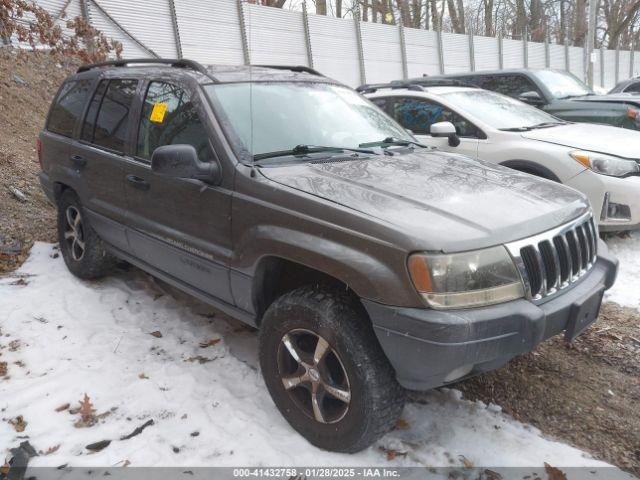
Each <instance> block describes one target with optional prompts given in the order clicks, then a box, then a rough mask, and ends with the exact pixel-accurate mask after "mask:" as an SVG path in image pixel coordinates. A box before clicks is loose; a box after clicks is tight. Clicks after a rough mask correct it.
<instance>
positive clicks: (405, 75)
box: [398, 17, 409, 80]
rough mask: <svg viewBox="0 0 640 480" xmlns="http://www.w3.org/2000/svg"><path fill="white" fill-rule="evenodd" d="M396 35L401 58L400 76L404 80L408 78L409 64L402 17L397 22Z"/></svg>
mask: <svg viewBox="0 0 640 480" xmlns="http://www.w3.org/2000/svg"><path fill="white" fill-rule="evenodd" d="M398 35H399V37H400V57H401V59H402V78H403V79H404V80H406V79H407V78H409V65H408V64H407V44H406V42H405V38H404V25H403V24H402V17H400V21H399V22H398Z"/></svg>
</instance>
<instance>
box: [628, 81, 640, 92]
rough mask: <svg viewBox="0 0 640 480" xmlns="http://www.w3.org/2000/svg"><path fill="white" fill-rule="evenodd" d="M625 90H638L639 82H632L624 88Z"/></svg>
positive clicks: (639, 90)
mask: <svg viewBox="0 0 640 480" xmlns="http://www.w3.org/2000/svg"><path fill="white" fill-rule="evenodd" d="M624 91H625V92H640V82H634V83H632V84H631V85H629V86H628V87H627V88H625V89H624Z"/></svg>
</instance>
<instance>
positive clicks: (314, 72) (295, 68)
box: [251, 65, 324, 77]
mask: <svg viewBox="0 0 640 480" xmlns="http://www.w3.org/2000/svg"><path fill="white" fill-rule="evenodd" d="M251 66H252V67H262V68H275V69H276V70H290V71H292V72H297V73H309V74H311V75H317V76H318V77H324V75H323V74H321V73H320V72H319V71H317V70H315V69H313V68H311V67H306V66H304V65H251Z"/></svg>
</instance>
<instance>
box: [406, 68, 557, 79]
mask: <svg viewBox="0 0 640 480" xmlns="http://www.w3.org/2000/svg"><path fill="white" fill-rule="evenodd" d="M544 70H548V71H554V70H557V69H555V68H505V69H503V70H479V71H475V72H463V73H445V74H442V75H433V76H426V77H416V78H410V79H409V80H408V81H410V82H415V83H420V82H421V81H423V82H424V81H428V80H429V79H431V80H437V79H440V78H457V77H469V76H475V75H498V74H502V75H504V74H509V73H524V74H527V73H531V72H540V71H544ZM557 71H562V70H557Z"/></svg>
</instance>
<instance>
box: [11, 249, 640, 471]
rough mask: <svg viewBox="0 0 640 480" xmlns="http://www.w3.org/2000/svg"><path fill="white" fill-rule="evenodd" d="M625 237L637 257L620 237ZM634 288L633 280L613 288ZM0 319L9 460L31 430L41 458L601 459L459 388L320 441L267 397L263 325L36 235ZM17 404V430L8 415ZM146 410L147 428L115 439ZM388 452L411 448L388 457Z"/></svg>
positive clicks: (564, 462) (184, 462)
mask: <svg viewBox="0 0 640 480" xmlns="http://www.w3.org/2000/svg"><path fill="white" fill-rule="evenodd" d="M634 242H640V240H638V239H634ZM614 243H615V242H614ZM632 245H633V246H634V247H636V246H638V245H640V244H638V243H633V244H632ZM616 249H617V250H618V251H617V252H616V253H618V254H619V255H620V256H621V257H622V256H623V254H624V255H627V256H628V257H629V258H630V259H631V260H633V261H635V262H639V261H640V260H638V259H634V258H633V253H631V252H627V251H626V250H625V249H623V247H622V242H619V245H618V243H616ZM627 261H628V260H627V259H626V258H625V263H626V262H627ZM636 265H637V263H636ZM636 272H637V270H636V271H635V272H634V268H633V267H631V268H629V269H627V268H626V265H625V268H624V269H623V271H622V273H623V277H624V276H625V275H626V276H629V277H633V276H634V275H637V273H636ZM620 280H622V281H623V278H621V279H620ZM634 281H635V282H636V285H637V284H638V282H637V279H635V278H634ZM619 283H623V282H619ZM624 283H626V282H624ZM633 295H634V294H633V293H632V292H630V289H627V288H626V287H625V286H623V287H622V288H620V289H618V290H616V291H615V292H614V293H613V294H612V295H611V296H610V298H611V299H619V298H622V299H626V300H628V298H630V297H633ZM635 299H636V301H637V295H636V296H635ZM629 301H631V300H629ZM0 330H1V336H0V362H7V364H8V372H7V377H5V378H1V377H0V417H1V418H2V421H0V466H1V465H2V460H3V457H4V455H6V454H8V449H9V448H11V447H16V446H17V445H18V444H19V443H20V442H21V441H23V440H24V438H28V440H29V442H30V443H31V445H33V446H34V447H35V448H36V450H40V451H42V452H46V451H47V450H55V451H53V452H52V453H50V454H48V455H41V456H39V457H36V458H34V459H33V460H32V461H31V463H30V465H33V466H58V465H62V464H68V465H70V466H104V467H109V466H118V465H124V464H127V465H128V464H130V465H132V466H158V465H166V466H191V467H196V466H238V465H254V466H255V465H279V466H283V465H305V466H308V465H323V466H329V465H343V466H345V465H353V466H363V465H382V466H402V465H405V466H408V465H423V466H433V467H438V466H452V465H457V466H463V465H464V464H465V462H471V463H473V464H474V465H485V466H486V465H491V466H495V467H500V466H527V467H542V466H543V464H544V462H547V463H549V464H551V465H554V466H556V467H562V466H594V467H595V466H603V465H605V464H603V463H602V462H599V461H596V460H594V459H592V458H590V457H589V456H588V455H587V454H585V453H583V452H581V451H580V450H577V449H575V448H572V447H570V446H568V445H565V444H562V443H558V442H555V441H552V440H549V439H546V438H544V437H543V436H542V435H541V433H540V432H539V431H538V430H537V429H535V428H533V427H531V426H527V425H523V424H521V423H519V422H517V421H515V420H513V419H511V418H509V417H508V416H506V415H504V414H503V413H501V411H500V408H499V407H497V406H494V405H489V406H487V405H484V404H482V403H480V402H475V403H474V402H470V401H466V400H464V399H462V398H461V396H460V393H459V392H458V391H456V390H443V391H439V392H433V393H431V394H430V395H428V396H427V397H426V399H427V401H426V403H420V404H417V403H410V404H408V405H407V407H406V409H405V411H404V413H403V420H404V422H401V424H400V427H401V428H398V429H396V430H394V431H393V432H391V433H389V434H387V435H386V436H385V437H384V438H383V439H382V440H381V441H380V442H379V443H378V444H377V445H375V446H373V447H371V448H369V449H367V450H365V451H363V452H361V453H358V454H355V455H343V454H335V453H329V452H325V451H321V450H318V449H317V448H315V447H313V446H312V445H310V444H309V443H307V442H306V441H305V440H304V439H303V438H301V437H300V436H299V435H298V434H296V433H295V432H294V431H293V429H292V428H291V427H289V425H288V424H287V423H286V421H285V420H284V419H283V418H282V417H281V416H280V414H279V413H278V411H277V410H276V408H275V406H274V405H273V403H272V401H271V399H270V398H269V395H268V393H267V390H266V388H265V386H264V384H263V381H262V378H261V376H260V372H259V371H258V369H257V355H256V351H257V341H256V334H255V333H254V332H252V331H250V330H248V329H246V328H244V327H243V326H242V325H241V324H240V323H238V322H235V321H232V320H229V319H225V318H222V317H218V316H214V315H213V312H212V310H211V308H209V307H207V306H206V305H204V304H201V303H199V302H197V301H196V300H193V299H191V298H189V297H187V296H186V295H182V294H179V293H177V292H176V291H175V290H173V289H169V288H168V287H166V286H165V285H164V284H161V283H158V282H156V281H154V280H153V279H152V278H151V277H149V276H147V275H145V274H143V273H142V272H140V271H139V270H137V269H135V268H132V269H131V270H129V271H118V272H116V273H115V274H114V275H113V276H111V277H110V278H107V279H104V280H101V281H97V282H83V281H80V280H78V279H76V278H75V277H73V276H72V275H71V274H70V273H68V271H67V270H66V268H65V266H64V263H63V261H62V258H61V257H60V256H58V255H57V250H56V249H55V247H54V246H52V245H49V244H43V243H37V244H36V245H35V246H34V247H33V250H32V252H31V256H30V258H29V259H28V261H27V262H26V263H25V264H24V266H23V267H22V268H21V269H20V270H19V271H18V272H16V273H15V274H14V275H13V276H10V277H5V278H2V279H0ZM157 332H160V333H159V334H158V333H157ZM160 335H161V336H160ZM216 339H221V341H219V342H217V343H216ZM207 344H209V345H208V346H207ZM85 393H86V394H87V395H88V396H89V398H90V400H91V402H92V404H93V407H94V408H95V410H96V414H97V416H98V422H97V424H95V425H93V426H89V427H85V428H77V427H75V426H74V424H75V423H76V422H78V420H79V419H80V414H78V413H70V412H69V409H71V410H72V411H74V409H75V408H77V407H78V405H79V401H80V400H81V399H82V398H83V396H84V394H85ZM65 404H70V407H68V408H66V409H63V411H59V412H58V411H56V409H57V408H58V407H60V406H64V405H65ZM18 416H22V418H23V419H24V422H26V428H25V429H24V431H23V432H21V433H18V432H16V430H15V427H14V426H12V425H11V424H10V423H9V421H11V420H12V419H15V418H16V417H18ZM150 419H152V420H153V421H154V423H153V425H150V426H148V427H147V428H146V429H145V430H144V431H143V432H142V433H141V434H139V435H136V436H134V437H132V438H130V439H128V440H119V439H120V438H121V437H122V436H125V435H127V434H129V433H131V432H132V431H133V430H134V429H135V428H136V427H139V426H141V425H143V424H144V423H145V422H147V421H148V420H150ZM14 423H15V422H14ZM25 436H28V437H25ZM102 440H112V442H111V444H110V445H109V446H107V447H106V448H104V449H103V450H102V451H100V452H97V453H91V452H89V451H88V450H87V449H86V448H85V446H86V445H87V444H91V443H94V442H99V441H102ZM389 451H397V452H400V453H402V454H401V455H397V456H395V458H393V459H389V454H388V452H389ZM405 453H406V455H405ZM391 456H393V455H391ZM467 465H468V463H467ZM596 478H597V476H596Z"/></svg>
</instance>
